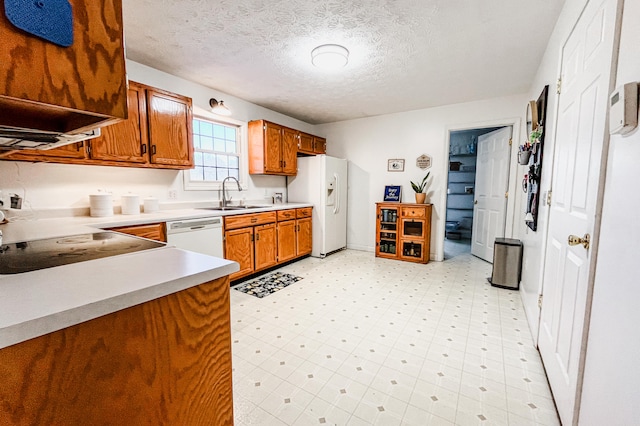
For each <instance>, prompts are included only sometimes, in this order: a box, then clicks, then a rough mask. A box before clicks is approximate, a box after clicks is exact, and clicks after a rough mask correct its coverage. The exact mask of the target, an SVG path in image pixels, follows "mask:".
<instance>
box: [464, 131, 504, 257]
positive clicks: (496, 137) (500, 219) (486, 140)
mask: <svg viewBox="0 0 640 426" xmlns="http://www.w3.org/2000/svg"><path fill="white" fill-rule="evenodd" d="M510 139H511V126H509V127H504V128H502V129H498V130H495V131H493V132H491V133H487V134H484V135H481V136H478V159H477V162H476V187H475V200H474V201H473V203H474V206H473V228H472V230H471V254H473V255H474V256H478V257H479V258H481V259H484V260H486V261H487V262H491V263H493V243H494V241H495V239H496V237H504V224H505V217H506V211H507V189H508V188H509V151H510V150H509V148H510V147H509V140H510Z"/></svg>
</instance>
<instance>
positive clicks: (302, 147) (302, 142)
mask: <svg viewBox="0 0 640 426" xmlns="http://www.w3.org/2000/svg"><path fill="white" fill-rule="evenodd" d="M298 135H299V137H300V139H299V140H298V152H301V153H303V154H313V135H310V134H309V133H304V132H300V133H299V134H298Z"/></svg>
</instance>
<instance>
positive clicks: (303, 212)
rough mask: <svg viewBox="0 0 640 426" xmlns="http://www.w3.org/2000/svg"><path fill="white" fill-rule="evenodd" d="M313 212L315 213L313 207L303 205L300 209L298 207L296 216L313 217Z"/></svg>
mask: <svg viewBox="0 0 640 426" xmlns="http://www.w3.org/2000/svg"><path fill="white" fill-rule="evenodd" d="M312 213H313V207H303V208H300V209H296V217H297V218H298V219H300V218H303V217H311V214H312Z"/></svg>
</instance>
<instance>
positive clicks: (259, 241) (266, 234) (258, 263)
mask: <svg viewBox="0 0 640 426" xmlns="http://www.w3.org/2000/svg"><path fill="white" fill-rule="evenodd" d="M253 232H254V243H255V252H254V256H255V260H254V262H255V270H256V271H259V270H261V269H266V268H270V267H272V266H275V265H276V264H277V263H278V243H277V237H276V224H275V223H270V224H268V225H260V226H256V227H255V228H254V230H253Z"/></svg>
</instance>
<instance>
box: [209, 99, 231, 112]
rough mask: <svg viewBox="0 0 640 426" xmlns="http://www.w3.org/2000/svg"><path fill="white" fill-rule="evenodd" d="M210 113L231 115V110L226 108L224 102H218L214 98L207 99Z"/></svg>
mask: <svg viewBox="0 0 640 426" xmlns="http://www.w3.org/2000/svg"><path fill="white" fill-rule="evenodd" d="M209 106H211V112H212V113H214V114H218V115H231V110H230V109H229V108H227V107H226V105H225V104H224V101H218V100H216V99H214V98H211V99H209Z"/></svg>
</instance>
